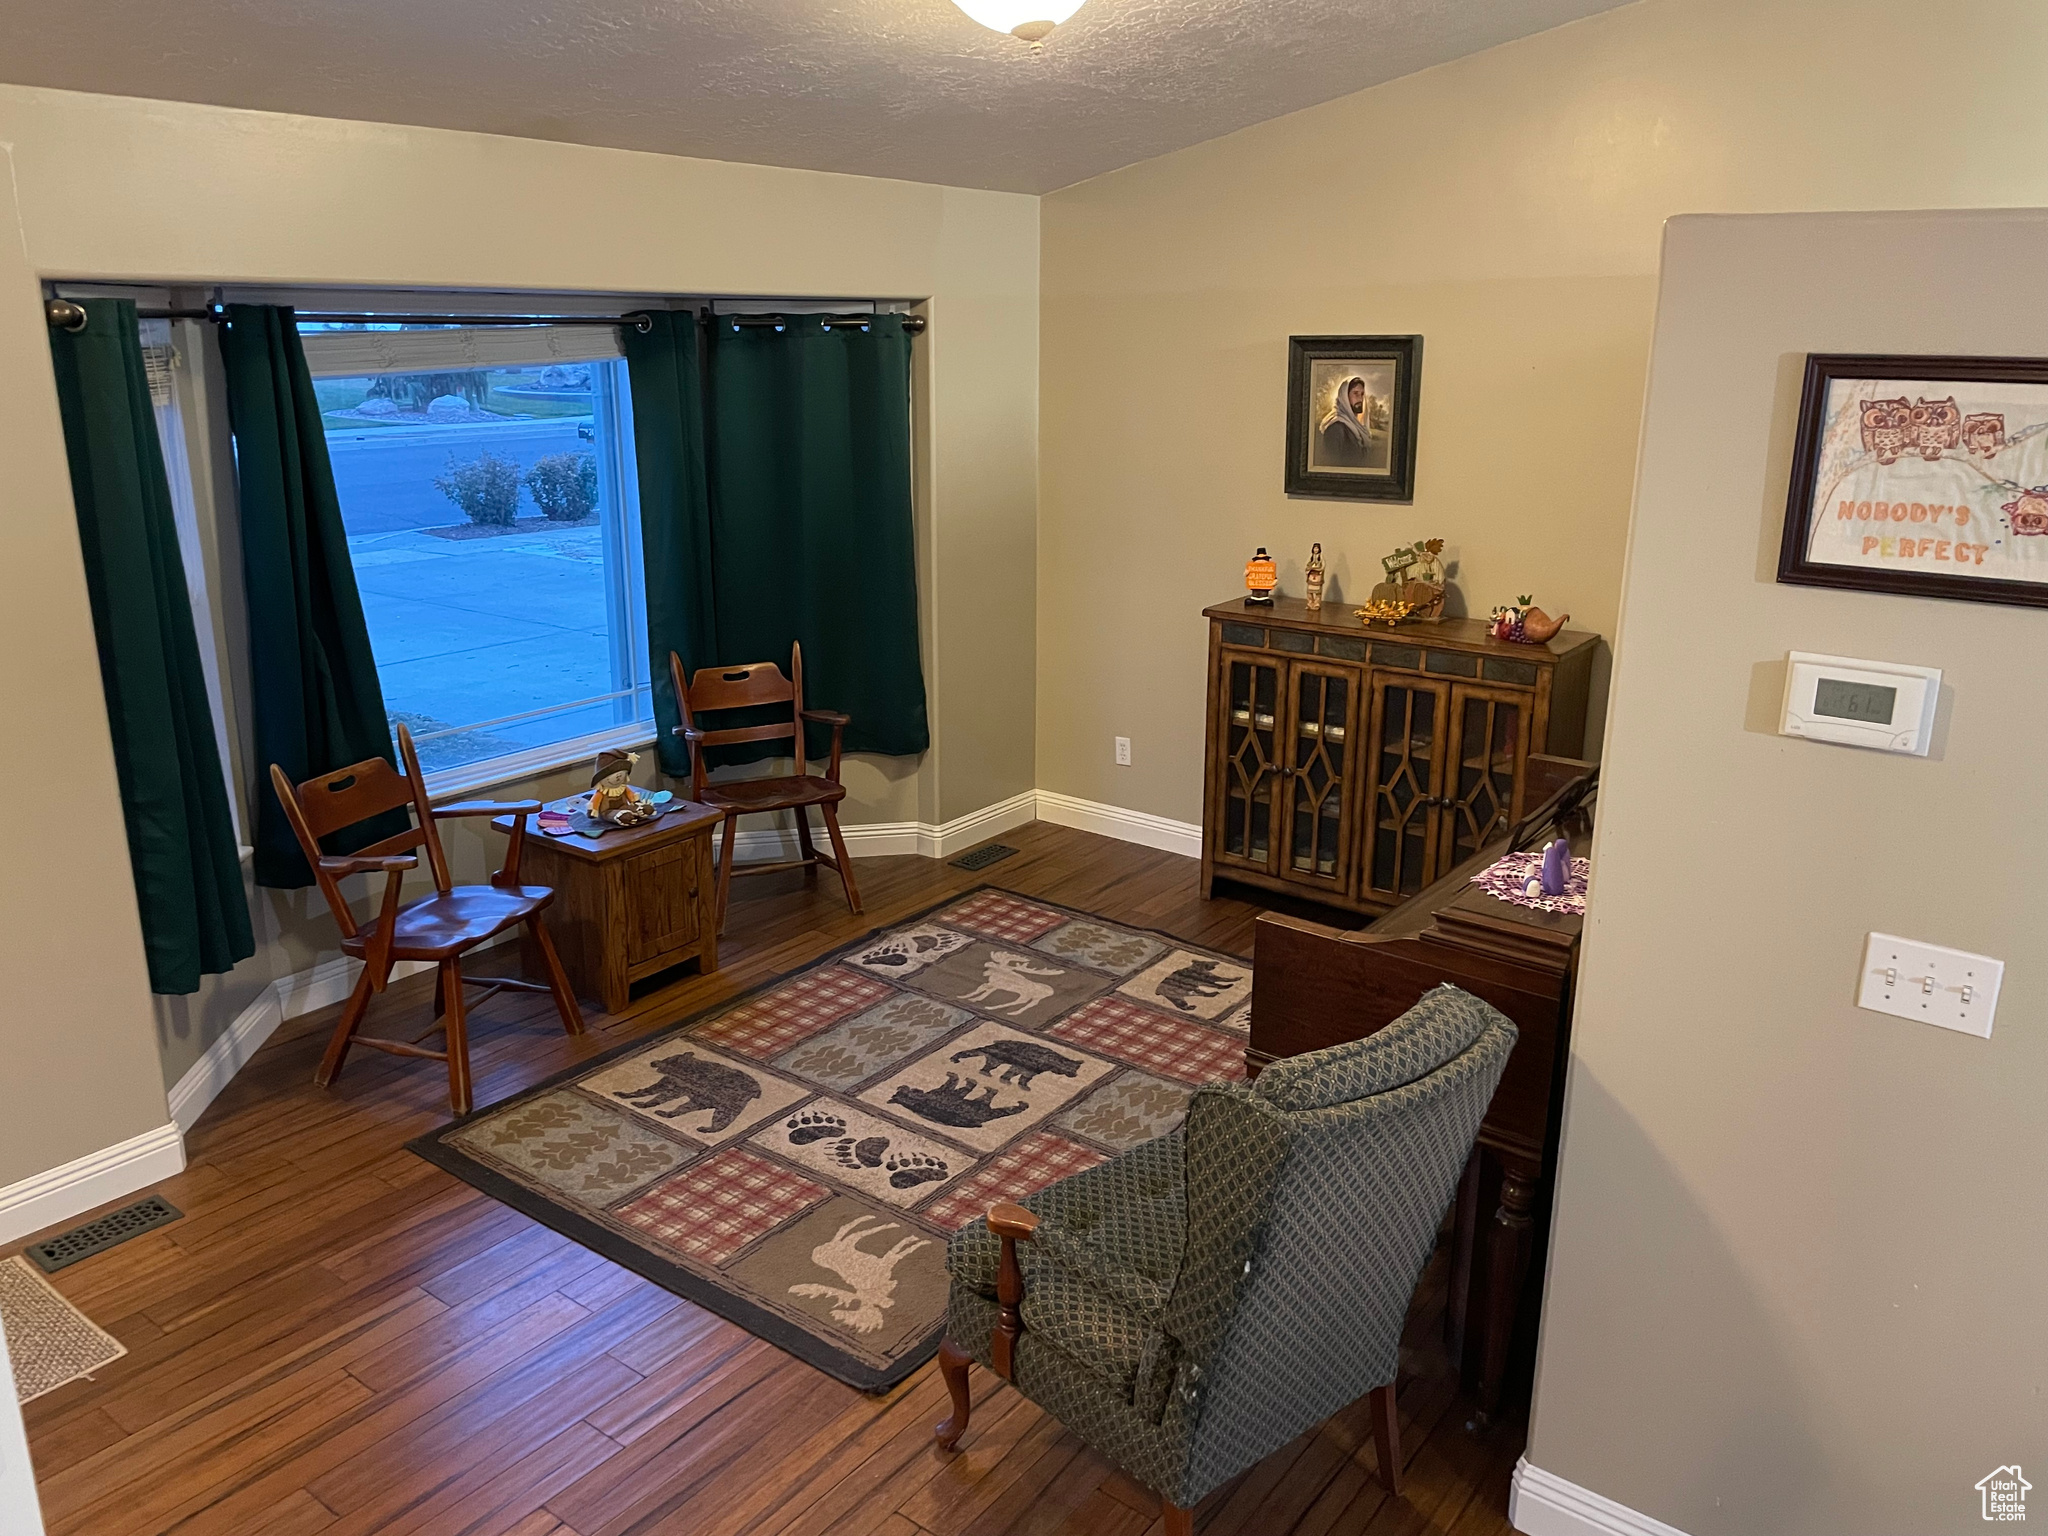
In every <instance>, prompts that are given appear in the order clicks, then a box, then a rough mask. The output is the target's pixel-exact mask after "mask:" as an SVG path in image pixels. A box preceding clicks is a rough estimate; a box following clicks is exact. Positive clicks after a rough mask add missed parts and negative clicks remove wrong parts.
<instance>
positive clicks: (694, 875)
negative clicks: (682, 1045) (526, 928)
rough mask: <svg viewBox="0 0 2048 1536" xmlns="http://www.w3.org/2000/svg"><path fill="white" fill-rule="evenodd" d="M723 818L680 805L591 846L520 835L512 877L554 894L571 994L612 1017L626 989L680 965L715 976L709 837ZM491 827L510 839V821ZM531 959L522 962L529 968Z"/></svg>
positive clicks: (552, 929)
mask: <svg viewBox="0 0 2048 1536" xmlns="http://www.w3.org/2000/svg"><path fill="white" fill-rule="evenodd" d="M722 817H723V813H721V812H719V811H716V810H714V809H712V807H710V806H708V805H698V804H696V803H695V802H694V801H684V802H683V804H682V806H681V808H680V809H677V810H672V811H670V812H669V813H668V814H667V815H666V816H663V817H661V818H660V819H659V820H658V821H650V822H648V823H646V824H645V825H644V826H638V827H615V828H613V829H612V830H611V831H609V832H607V833H605V834H604V836H603V837H600V838H596V839H591V838H587V837H544V836H542V835H541V833H540V831H539V829H538V828H534V827H529V828H528V829H527V836H526V852H525V854H524V856H523V858H522V860H521V863H520V876H521V878H522V879H524V880H525V881H526V883H527V884H528V885H546V886H552V887H553V888H554V892H555V900H554V905H553V906H551V907H549V908H548V911H547V916H546V918H545V921H546V923H547V925H548V933H549V935H550V936H551V937H552V938H553V939H554V941H555V948H556V949H557V950H558V951H559V952H560V954H561V957H562V969H563V970H565V971H567V972H568V974H569V984H570V985H571V986H572V987H574V988H575V989H576V991H577V993H578V994H579V995H581V996H584V997H594V998H596V999H597V1000H598V1002H600V1003H601V1004H603V1005H604V1010H605V1012H607V1013H619V1012H622V1011H623V1010H624V1009H625V1007H626V1003H627V999H628V995H629V993H630V990H631V988H632V985H633V983H634V982H636V981H640V980H642V979H644V978H646V977H648V976H652V975H654V974H655V973H656V972H658V971H665V970H668V969H669V968H670V967H672V966H677V965H681V964H682V963H684V962H685V961H688V960H695V961H696V962H697V968H698V970H699V972H700V973H702V974H704V975H707V976H708V975H709V974H710V973H711V972H713V971H715V970H717V969H718V911H717V905H718V880H717V874H716V871H715V870H714V868H713V865H712V859H711V833H712V830H713V829H714V828H715V827H717V825H718V824H719V822H720V820H721V819H722ZM491 825H492V826H494V827H496V828H497V829H498V830H499V831H500V832H504V833H506V834H508V835H509V834H510V833H511V831H512V818H511V817H510V816H499V817H497V818H495V819H494V820H493V821H492V822H491ZM520 942H521V943H522V945H524V944H528V943H531V940H529V939H526V938H524V937H522V939H521V941H520ZM535 960H536V957H534V956H528V957H527V964H528V967H529V969H531V967H532V966H533V965H534V963H535ZM534 974H536V975H538V974H541V973H540V972H538V971H535V972H534Z"/></svg>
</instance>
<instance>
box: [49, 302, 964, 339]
mask: <svg viewBox="0 0 2048 1536" xmlns="http://www.w3.org/2000/svg"><path fill="white" fill-rule="evenodd" d="M682 313H689V311H682ZM43 314H44V317H45V318H46V319H47V320H48V321H49V323H50V324H51V325H53V326H55V327H56V328H57V329H59V330H62V331H82V330H84V329H85V308H84V306H83V305H80V304H77V303H74V302H73V301H72V300H70V299H51V300H49V301H48V302H47V303H45V304H44V305H43ZM226 315H227V311H226V307H225V306H224V305H219V304H209V305H207V306H206V307H204V308H203V309H137V310H136V311H135V317H136V319H138V320H213V321H219V320H223V319H225V318H226ZM297 318H298V319H300V320H310V321H313V322H315V323H316V324H326V325H379V324H381V325H604V326H624V325H630V326H632V327H633V329H634V330H636V331H639V332H640V333H641V334H642V335H645V334H646V333H647V332H648V331H651V330H652V329H653V328H654V321H653V319H652V318H651V317H650V316H649V315H648V314H647V312H646V311H644V310H635V311H633V312H632V313H630V314H624V315H387V314H365V313H352V314H340V313H323V312H318V311H313V310H306V311H302V312H299V313H298V315H297ZM700 318H703V319H705V320H707V321H708V320H709V319H710V316H709V314H708V312H707V313H705V314H703V315H702V316H701V317H700ZM717 318H718V319H720V320H730V321H731V322H732V323H733V325H734V326H735V327H738V326H742V325H747V326H757V325H772V326H774V327H775V328H776V329H777V330H780V329H782V328H783V326H785V325H787V324H788V316H786V315H779V314H777V315H720V316H718V317H717ZM874 318H875V317H874V316H873V315H872V314H858V313H856V314H848V315H821V316H820V317H819V320H820V323H821V324H822V325H823V327H824V328H825V329H826V330H830V329H831V328H832V327H833V326H835V325H856V324H859V325H865V324H867V323H868V322H870V321H872V320H873V319H874ZM924 327H925V320H924V316H922V315H905V316H904V317H903V329H904V330H905V331H906V332H908V333H909V334H910V335H912V336H918V335H922V334H923V332H924Z"/></svg>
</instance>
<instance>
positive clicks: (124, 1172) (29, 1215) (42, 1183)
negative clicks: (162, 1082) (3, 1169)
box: [0, 1124, 185, 1243]
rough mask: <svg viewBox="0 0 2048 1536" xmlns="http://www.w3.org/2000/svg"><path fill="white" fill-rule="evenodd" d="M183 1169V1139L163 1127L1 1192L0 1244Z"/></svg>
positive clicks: (51, 1225) (170, 1129)
mask: <svg viewBox="0 0 2048 1536" xmlns="http://www.w3.org/2000/svg"><path fill="white" fill-rule="evenodd" d="M184 1171H185V1138H184V1137H183V1136H181V1135H180V1134H179V1133H178V1128H177V1126H175V1125H170V1124H165V1125H160V1126H158V1127H157V1128H156V1129H155V1130H153V1131H144V1132H143V1133H142V1134H141V1135H140V1136H131V1137H129V1138H128V1139H127V1140H126V1141H122V1142H116V1143H115V1144H114V1145H113V1146H111V1147H102V1148H101V1149H100V1150H99V1151H97V1152H88V1153H87V1154H86V1155H85V1156H84V1157H80V1158H74V1159H72V1161H70V1162H68V1163H65V1164H64V1165H63V1166H62V1167H58V1168H52V1169H51V1170H50V1171H49V1172H48V1173H39V1174H37V1175H36V1176H35V1177H34V1178H32V1179H23V1180H22V1181H21V1182H20V1183H19V1184H10V1185H8V1186H7V1188H5V1189H0V1243H11V1242H14V1241H15V1240H16V1239H18V1238H23V1237H26V1236H28V1234H29V1233H31V1232H40V1231H41V1230H42V1229H43V1228H44V1227H54V1226H56V1225H57V1223H59V1222H60V1221H66V1220H68V1219H70V1218H71V1217H73V1216H76V1215H77V1214H78V1213H79V1212H80V1211H89V1210H91V1209H92V1208H93V1207H94V1206H96V1205H105V1204H107V1202H109V1201H110V1200H118V1199H120V1198H121V1197H122V1196H123V1195H129V1194H133V1193H134V1192H135V1191H136V1190H138V1189H141V1188H143V1187H145V1186H146V1185H150V1184H155V1183H157V1182H159V1181H160V1180H163V1179H168V1178H169V1177H171V1175H173V1174H176V1173H183V1172H184Z"/></svg>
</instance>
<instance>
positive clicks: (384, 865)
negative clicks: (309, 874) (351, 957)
mask: <svg viewBox="0 0 2048 1536" xmlns="http://www.w3.org/2000/svg"><path fill="white" fill-rule="evenodd" d="M419 864H420V859H419V855H418V854H416V853H387V854H382V855H379V856H376V857H371V858H326V859H322V860H321V861H320V872H321V873H322V874H325V875H332V876H333V877H335V878H336V879H340V878H341V877H342V876H343V875H372V874H375V873H377V871H379V870H382V871H383V872H384V904H383V906H382V907H381V908H380V909H379V911H378V913H377V931H376V932H375V933H374V934H373V935H371V938H370V943H369V947H368V948H367V949H366V950H364V952H363V964H364V965H365V966H366V967H367V968H368V970H369V972H370V990H371V991H372V992H382V991H383V990H384V987H385V985H386V983H388V982H389V981H390V980H391V942H392V938H393V936H394V934H395V933H396V932H397V928H398V896H399V891H400V890H401V889H402V888H403V887H404V885H405V872H406V871H407V870H408V869H418V868H419Z"/></svg>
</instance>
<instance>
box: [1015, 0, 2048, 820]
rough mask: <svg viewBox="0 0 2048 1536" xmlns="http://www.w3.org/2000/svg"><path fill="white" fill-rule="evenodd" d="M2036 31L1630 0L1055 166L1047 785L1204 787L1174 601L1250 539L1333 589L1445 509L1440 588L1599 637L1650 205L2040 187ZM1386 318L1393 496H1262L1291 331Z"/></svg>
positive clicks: (1042, 589) (2018, 196)
mask: <svg viewBox="0 0 2048 1536" xmlns="http://www.w3.org/2000/svg"><path fill="white" fill-rule="evenodd" d="M2043 57H2048V6H2043V5H2041V4H2040V3H2039V0H1958V3H1953V4H1948V5H1943V6H1940V7H1935V8H1930V7H1928V6H1926V5H1924V4H1919V3H1909V0H1802V3H1799V4H1793V5H1788V4H1785V3H1783V0H1645V3H1643V4H1639V5H1635V6H1630V7H1628V8H1626V9H1623V10H1619V11H1614V12H1611V13H1608V14H1606V15H1603V16H1599V17H1595V18H1593V19H1591V20H1588V21H1584V22H1579V23H1576V24H1574V25H1571V26H1568V27H1563V28H1560V29H1558V30H1557V31H1554V32H1549V33H1545V34H1542V35H1540V36H1537V37H1533V38H1529V39H1526V40H1524V41H1521V42H1516V43H1511V44H1508V45H1506V46H1503V47H1500V48H1497V49H1494V50H1492V51H1491V52H1488V53H1484V54H1480V55H1477V56H1475V57H1472V58H1469V59H1465V60H1462V61H1459V62H1457V63H1453V64H1449V65H1445V66H1443V67H1442V68H1439V69H1434V70H1430V71H1428V72H1426V73H1424V74H1420V75H1415V76H1411V77H1409V78H1406V79H1403V80H1397V81H1393V82H1391V83H1389V84H1387V85H1383V86H1379V87H1377V88H1375V89H1373V90H1369V91H1365V92H1362V93H1360V94H1358V95H1355V96H1350V97H1346V98H1344V99H1342V100H1339V101H1335V102H1331V103H1328V104H1326V105H1324V106H1320V107H1316V108H1313V109H1311V110H1309V111H1306V112H1301V113H1297V114H1295V115H1293V116H1290V117H1286V118H1281V119H1278V120H1276V121H1273V122H1270V123H1266V124H1263V125H1260V126H1258V127H1255V128H1249V129H1246V130H1244V131H1243V132H1241V133H1237V134H1233V135H1231V136H1229V137H1227V138H1223V139H1218V140H1215V141H1213V142H1211V143H1208V144H1202V145H1198V146H1196V147H1194V148H1192V149H1187V150H1183V151H1180V152H1179V153H1176V154H1172V155H1167V156H1164V157H1162V158H1160V159H1158V160H1154V161H1150V162H1148V163H1146V164H1143V165H1139V166H1135V167H1132V168H1130V169H1128V170H1124V171H1119V172H1116V173H1114V174H1112V175H1108V176H1103V177H1100V178H1098V179H1096V180H1093V181H1089V182H1084V183H1082V184H1081V185H1079V186H1075V187H1070V188H1068V189H1066V190H1065V191H1062V192H1058V193H1054V194H1053V195H1052V196H1050V197H1048V198H1047V199H1046V200H1045V207H1044V257H1043V267H1044V297H1043V315H1044V341H1043V354H1042V369H1043V384H1042V410H1043V424H1042V436H1041V449H1040V460H1039V467H1040V487H1041V490H1040V508H1039V540H1038V563H1039V622H1038V647H1039V652H1038V655H1039V666H1038V696H1039V709H1038V752H1039V765H1038V766H1039V774H1038V782H1039V785H1040V787H1042V788H1044V789H1048V790H1055V791H1060V792H1064V793H1066V794H1071V795H1078V796H1081V797H1083V798H1086V799H1090V800H1098V801H1106V802H1109V803H1112V804H1116V805H1122V806H1128V807H1132V808H1135V809H1138V810H1143V811H1148V812H1152V813H1154V814H1156V815H1162V816H1169V817H1174V818H1179V819H1182V820H1186V821H1194V820H1198V819H1199V817H1200V799H1201V739H1200V738H1201V726H1202V693H1203V675H1202V673H1203V657H1204V644H1205V629H1204V626H1203V623H1202V621H1201V619H1200V618H1199V612H1200V610H1201V608H1202V607H1204V606H1205V605H1207V604H1209V603H1213V602H1216V601H1218V600H1219V599H1223V598H1226V597H1229V596H1231V595H1232V594H1233V593H1238V592H1241V591H1242V573H1243V568H1244V561H1245V560H1246V559H1247V558H1248V557H1249V556H1250V554H1251V552H1252V548H1253V546H1254V545H1257V544H1264V545H1266V546H1267V547H1268V548H1270V549H1271V550H1272V551H1273V553H1274V554H1275V556H1276V557H1278V558H1279V560H1280V562H1281V571H1282V587H1283V590H1286V591H1289V592H1296V593H1298V592H1299V591H1300V589H1301V588H1300V582H1301V565H1302V562H1303V560H1304V559H1305V558H1306V556H1307V554H1308V547H1309V543H1310V541H1311V540H1318V539H1319V540H1321V541H1322V544H1323V549H1324V553H1325V556H1326V558H1329V559H1330V561H1331V570H1332V573H1333V575H1334V577H1335V579H1336V581H1337V583H1338V589H1337V590H1338V591H1339V592H1340V593H1341V596H1342V597H1343V598H1345V599H1350V600H1357V599H1362V598H1363V597H1364V596H1365V595H1366V594H1367V592H1368V591H1369V590H1370V587H1371V585H1372V583H1373V582H1374V581H1375V580H1377V579H1378V574H1379V558H1380V556H1381V555H1383V554H1385V553H1386V552H1387V551H1388V550H1389V549H1391V548H1392V547H1393V546H1394V545H1395V544H1397V543H1402V542H1406V541H1408V540H1411V539H1415V538H1419V537H1424V536H1429V535H1439V536H1441V537H1443V538H1445V539H1447V540H1448V541H1449V547H1450V553H1451V555H1453V556H1455V557H1456V559H1457V562H1458V564H1457V568H1456V570H1455V571H1454V577H1455V583H1456V586H1457V588H1458V589H1459V590H1460V591H1461V592H1462V594H1463V597H1464V603H1465V607H1466V608H1467V610H1468V611H1471V612H1473V613H1477V614H1482V615H1483V614H1484V613H1486V612H1487V611H1488V610H1489V609H1490V608H1491V607H1492V605H1494V604H1495V603H1501V602H1507V601H1511V600H1512V599H1513V598H1514V597H1515V596H1516V595H1517V594H1519V593H1522V592H1533V593H1534V594H1535V596H1536V600H1537V601H1538V602H1539V603H1540V604H1542V605H1543V606H1544V607H1545V608H1547V609H1548V610H1549V611H1550V612H1552V613H1555V612H1557V611H1558V609H1559V608H1566V609H1569V610H1571V612H1572V614H1573V616H1574V627H1583V628H1588V629H1593V630H1597V631H1599V632H1600V633H1601V634H1603V635H1609V636H1611V635H1612V634H1613V633H1614V629H1615V616H1616V605H1617V596H1618V593H1619V580H1620V572H1621V551H1622V539H1623V528H1624V526H1625V522H1626V518H1627V513H1628V505H1629V489H1630V476H1631V471H1632V469H1633V465H1634V457H1635V442H1636V427H1637V421H1638V417H1639V413H1640V407H1641V402H1642V391H1643V379H1644V367H1645V360H1646V357H1647V355H1648V348H1649V339H1650V325H1651V312H1652V303H1653V296H1654V293H1655V273H1656V262H1657V241H1658V232H1659V228H1660V226H1661V224H1662V222H1663V220H1664V219H1665V218H1666V217H1668V216H1669V215H1671V214H1674V213H1682V212H1691V211H1715V210H1775V209H1829V208H1858V207H1899V206H1908V207H1911V206H1951V207H1952V206H1998V205H2002V204H2013V203H2020V204H2025V203H2033V202H2040V201H2043V200H2044V199H2048V155H2044V153H2043V151H2044V149H2048V117H2044V116H2043V114H2042V113H2041V111H2040V110H2039V87H2038V82H2037V80H2036V73H2037V67H2038V64H2039V61H2040V60H2041V59H2042V58H2043ZM1382 332H1391V333H1407V332H1417V333H1420V334H1421V335H1423V336H1424V337H1425V338H1426V341H1425V349H1424V361H1423V368H1422V418H1421V442H1420V463H1419V473H1418V477H1417V489H1416V499H1415V504H1414V505H1413V506H1412V507H1408V506H1383V505H1374V504H1372V503H1367V502H1341V501H1317V500H1289V499H1288V498H1286V497H1285V496H1283V495H1282V494H1281V489H1280V486H1281V469H1282V445H1283V437H1284V430H1283V429H1284V411H1285V402H1284V395H1285V389H1286V377H1287V337H1288V336H1289V335H1291V334H1293V335H1305V334H1319V333H1335V334H1375V333H1382ZM1601 672H1602V673H1603V674H1604V672H1605V668H1604V666H1603V667H1602V668H1601ZM1117 735H1124V736H1129V737H1131V738H1132V745H1133V756H1134V759H1135V763H1134V766H1132V767H1129V768H1117V767H1115V766H1114V765H1113V761H1112V753H1111V738H1112V737H1113V736H1117ZM1598 736H1599V717H1598V711H1597V710H1596V714H1595V720H1594V724H1593V728H1592V731H1591V737H1592V741H1593V742H1594V743H1597V741H1598Z"/></svg>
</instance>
